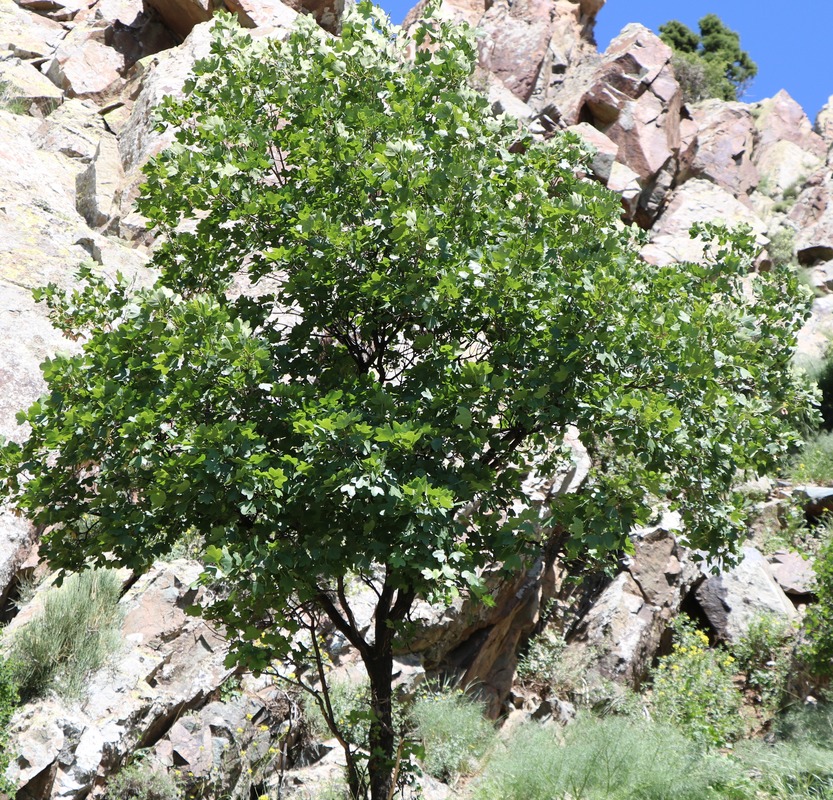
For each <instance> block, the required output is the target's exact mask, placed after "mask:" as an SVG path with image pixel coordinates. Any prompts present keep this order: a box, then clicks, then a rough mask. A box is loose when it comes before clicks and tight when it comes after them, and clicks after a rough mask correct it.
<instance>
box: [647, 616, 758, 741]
mask: <svg viewBox="0 0 833 800" xmlns="http://www.w3.org/2000/svg"><path fill="white" fill-rule="evenodd" d="M672 626H673V629H674V640H675V641H674V645H673V650H672V652H671V653H670V654H669V655H667V656H663V657H662V658H661V659H660V660H659V663H658V665H657V667H656V668H655V669H654V670H653V671H652V677H653V696H652V705H653V709H654V714H655V716H656V718H657V719H660V720H664V721H667V722H670V723H672V724H674V725H676V726H677V727H678V728H679V729H680V730H681V731H682V732H683V733H685V734H686V735H687V736H689V737H691V738H692V739H694V740H696V741H698V742H700V743H701V744H703V745H707V746H722V745H725V744H726V743H727V742H731V741H734V740H735V739H737V738H738V737H740V736H741V735H742V734H743V733H744V724H743V720H742V719H741V717H740V709H741V702H742V699H743V698H742V696H741V693H740V692H739V691H738V689H737V688H736V687H735V684H734V673H735V670H734V663H735V659H734V657H733V656H731V655H730V654H729V653H728V652H726V651H725V650H724V649H722V648H711V647H709V639H708V637H707V636H706V634H705V633H703V631H700V630H697V629H696V628H695V627H694V624H693V623H692V622H691V620H689V619H688V618H687V617H685V616H679V617H677V619H676V620H674V622H673V623H672Z"/></svg>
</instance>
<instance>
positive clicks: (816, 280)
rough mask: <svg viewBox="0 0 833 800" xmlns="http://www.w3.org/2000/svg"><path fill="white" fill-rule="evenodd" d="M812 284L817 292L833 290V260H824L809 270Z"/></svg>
mask: <svg viewBox="0 0 833 800" xmlns="http://www.w3.org/2000/svg"><path fill="white" fill-rule="evenodd" d="M807 277H808V278H809V280H810V285H811V286H812V287H813V289H815V290H816V291H817V292H824V293H827V292H831V291H833V261H824V262H822V263H821V264H816V265H815V266H813V267H810V268H809V269H808V270H807Z"/></svg>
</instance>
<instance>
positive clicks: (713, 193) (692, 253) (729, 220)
mask: <svg viewBox="0 0 833 800" xmlns="http://www.w3.org/2000/svg"><path fill="white" fill-rule="evenodd" d="M699 220H710V221H722V222H724V223H726V224H727V225H730V226H731V225H738V224H740V223H746V224H747V225H749V226H751V228H752V230H753V231H754V233H755V234H756V236H757V239H758V242H759V244H760V245H761V246H764V245H765V244H766V242H767V239H766V235H765V232H766V227H765V224H764V223H763V221H762V220H761V219H760V218H759V217H758V216H757V215H756V214H755V213H754V212H753V211H752V210H751V209H750V208H749V207H748V206H746V205H744V204H743V203H742V202H741V201H740V200H738V199H737V198H735V197H734V196H733V195H732V194H730V193H729V192H728V191H727V190H726V189H722V188H720V187H719V186H718V185H717V184H715V183H712V182H711V181H707V180H705V179H703V178H694V179H692V180H689V181H686V182H685V183H684V184H682V186H680V187H679V188H677V189H675V190H674V192H673V193H672V195H671V198H670V200H669V201H668V206H667V208H666V209H665V211H664V212H663V214H662V216H661V217H660V218H659V219H658V220H657V222H656V223H655V225H654V227H653V228H652V229H651V234H650V238H651V241H650V244H649V245H647V246H646V247H645V248H644V249H643V250H642V255H643V257H644V258H645V259H646V260H648V261H651V262H653V263H655V264H661V265H664V264H673V263H679V262H683V261H699V260H700V259H701V258H702V257H703V245H702V242H701V241H699V240H698V239H692V238H691V237H690V236H689V235H688V232H689V229H690V228H691V226H692V225H693V224H694V223H695V222H697V221H699Z"/></svg>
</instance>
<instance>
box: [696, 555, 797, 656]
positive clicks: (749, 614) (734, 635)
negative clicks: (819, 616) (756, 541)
mask: <svg viewBox="0 0 833 800" xmlns="http://www.w3.org/2000/svg"><path fill="white" fill-rule="evenodd" d="M695 597H696V599H697V602H698V603H699V605H700V608H701V609H702V610H703V613H704V614H705V615H706V617H707V618H708V620H709V623H710V624H711V626H712V627H713V628H714V630H715V632H716V633H717V635H718V636H719V637H720V638H721V639H722V640H723V641H725V642H728V643H730V644H734V643H736V642H738V641H739V640H740V639H741V637H742V636H743V635H744V634H745V633H746V632H747V631H748V630H749V625H750V623H751V622H753V621H754V620H755V618H756V617H759V616H760V615H762V614H771V615H772V616H774V617H777V618H778V619H781V620H784V621H785V622H790V623H791V622H793V621H794V620H795V619H796V617H797V612H796V610H795V607H794V606H793V604H792V603H791V602H790V600H789V598H788V597H787V596H786V594H784V591H783V590H782V589H781V587H780V586H779V585H778V583H777V582H776V580H775V578H773V577H772V572H771V570H770V565H769V563H768V562H767V560H766V558H764V556H762V555H761V553H760V552H759V551H758V550H756V549H755V548H754V547H744V548H743V549H742V551H741V560H740V562H739V563H738V564H737V565H736V566H734V567H732V568H731V569H730V570H728V571H725V572H722V573H720V574H718V575H711V576H709V577H707V578H706V580H704V581H703V583H701V584H700V586H699V587H698V588H697V590H696V592H695Z"/></svg>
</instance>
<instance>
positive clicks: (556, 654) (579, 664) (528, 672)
mask: <svg viewBox="0 0 833 800" xmlns="http://www.w3.org/2000/svg"><path fill="white" fill-rule="evenodd" d="M592 657H593V651H592V650H590V649H589V648H588V649H584V650H575V649H568V648H567V644H566V642H565V641H564V639H563V637H562V636H561V635H560V634H557V633H554V632H552V631H549V630H544V631H543V632H542V633H541V634H539V635H538V636H536V637H534V638H533V639H532V640H531V641H530V643H529V647H528V649H527V651H526V653H525V654H524V655H523V656H521V658H520V659H519V661H518V678H520V679H521V680H522V681H523V682H525V683H528V684H533V685H535V686H537V687H539V688H542V689H545V690H547V691H549V692H552V693H553V694H556V695H568V696H570V697H571V698H573V699H575V698H576V697H578V696H579V695H581V694H583V693H584V692H585V691H586V690H587V680H586V678H587V672H588V668H589V666H590V662H591V661H592Z"/></svg>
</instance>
